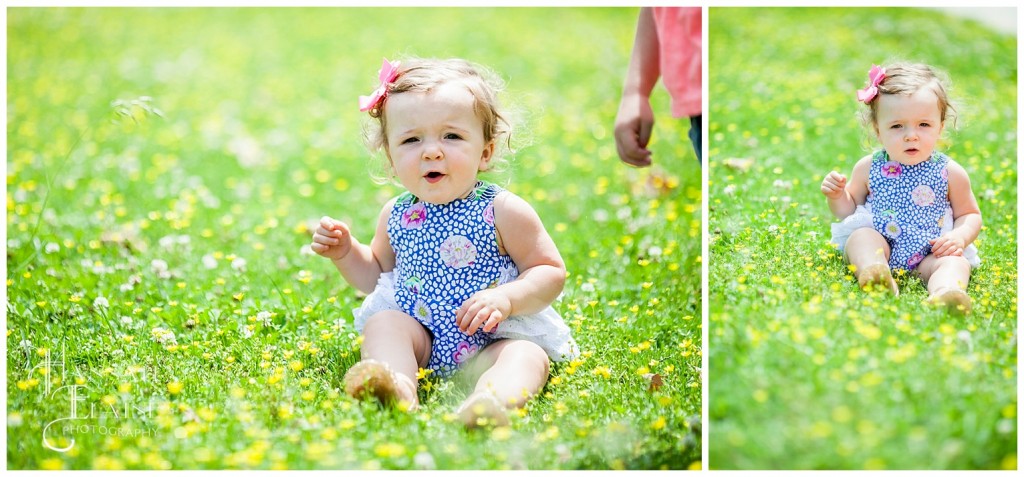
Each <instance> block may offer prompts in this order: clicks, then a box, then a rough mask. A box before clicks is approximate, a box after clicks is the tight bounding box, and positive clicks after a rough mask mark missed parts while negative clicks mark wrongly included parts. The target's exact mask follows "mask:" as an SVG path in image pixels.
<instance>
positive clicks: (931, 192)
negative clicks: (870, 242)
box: [864, 150, 952, 270]
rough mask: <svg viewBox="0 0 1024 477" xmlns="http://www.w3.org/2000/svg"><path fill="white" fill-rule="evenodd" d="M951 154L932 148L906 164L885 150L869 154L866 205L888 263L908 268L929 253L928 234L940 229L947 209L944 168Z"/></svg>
mask: <svg viewBox="0 0 1024 477" xmlns="http://www.w3.org/2000/svg"><path fill="white" fill-rule="evenodd" d="M949 162H950V159H949V157H948V156H946V155H945V154H942V153H940V152H935V153H933V154H932V156H931V157H929V158H928V160H926V161H923V162H920V163H918V164H913V165H907V164H900V163H898V162H895V161H893V160H892V159H891V158H890V157H889V154H887V153H886V152H885V151H884V150H882V151H878V152H876V153H875V154H874V155H873V156H872V157H871V166H870V169H869V172H868V190H870V191H871V193H870V195H868V197H867V200H866V202H865V204H864V205H865V208H866V209H868V210H869V211H870V212H871V225H872V227H873V228H874V229H875V230H876V231H878V233H879V234H881V236H882V237H883V238H885V240H886V242H887V243H888V245H889V250H890V254H889V267H891V268H892V269H894V270H911V269H914V268H915V267H917V266H918V264H920V263H921V260H924V258H925V257H927V256H928V254H930V253H931V250H932V249H931V243H930V240H931V239H934V238H936V237H938V236H939V235H941V230H942V226H943V224H945V223H948V222H950V221H951V220H952V217H951V218H949V219H945V220H944V219H943V214H944V213H948V212H947V211H948V210H949V181H948V180H947V179H946V174H944V171H945V170H946V169H947V165H948V164H949Z"/></svg>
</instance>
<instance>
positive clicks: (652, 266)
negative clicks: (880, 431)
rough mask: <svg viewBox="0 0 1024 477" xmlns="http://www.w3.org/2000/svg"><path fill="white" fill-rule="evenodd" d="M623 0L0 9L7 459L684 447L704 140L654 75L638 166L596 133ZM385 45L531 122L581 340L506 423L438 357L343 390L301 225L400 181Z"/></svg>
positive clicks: (336, 290) (658, 452)
mask: <svg viewBox="0 0 1024 477" xmlns="http://www.w3.org/2000/svg"><path fill="white" fill-rule="evenodd" d="M636 14H637V11H636V9H508V10H495V9H486V8H479V9H430V10H415V9H376V10H369V9H364V10H352V9H323V10H317V9H281V10H271V9H210V10H202V9H28V8H16V9H9V10H8V12H7V18H8V25H7V27H8V37H7V39H8V44H7V48H8V77H7V88H8V90H7V91H8V102H7V111H8V114H7V119H8V125H7V138H8V143H7V144H8V147H7V222H6V230H7V237H6V245H7V262H6V266H7V294H8V299H7V310H6V316H7V318H6V333H7V335H6V336H7V339H6V352H5V356H6V365H7V368H6V380H7V386H6V388H7V389H6V392H7V428H6V432H7V466H8V468H9V469H89V468H97V469H118V468H129V469H217V468H257V469H263V468H291V469H311V468H369V469H376V468H384V469H407V468H425V469H429V468H438V469H506V468H529V469H560V468H561V469H576V468H593V469H607V468H640V469H646V468H654V469H656V468H673V469H686V468H692V467H699V466H700V464H701V463H700V455H701V445H702V443H701V438H700V429H701V422H700V413H701V402H700V395H701V383H700V362H701V350H702V341H701V313H700V310H701V299H700V296H701V293H700V292H701V289H700V274H699V270H700V263H701V257H700V232H701V231H700V218H701V213H702V211H701V207H700V203H701V192H700V190H701V181H700V167H699V165H698V164H697V161H696V160H695V159H694V156H693V152H692V151H691V149H690V144H689V142H688V140H687V139H686V136H685V127H684V125H682V124H680V123H679V122H678V121H674V120H672V119H671V118H670V117H669V116H668V115H667V111H668V99H667V96H666V95H665V94H664V93H663V92H661V91H660V90H659V93H658V95H657V96H656V98H655V100H656V103H657V104H656V110H658V111H659V118H658V119H659V122H658V124H657V126H656V130H655V143H654V144H653V146H652V147H653V148H654V151H655V161H656V163H657V164H656V167H655V168H653V169H648V170H634V169H629V168H627V167H625V166H624V165H623V164H621V163H620V162H619V160H618V158H617V157H616V156H615V146H614V142H613V139H612V123H613V120H614V115H615V111H616V108H617V105H618V95H619V93H620V91H621V84H622V77H623V74H624V72H625V68H626V64H627V61H628V55H629V51H630V48H631V44H632V38H633V29H634V27H635V24H636ZM406 55H416V56H425V57H448V56H458V57H464V58H467V59H470V60H473V61H477V62H479V63H482V64H485V65H488V66H490V67H492V68H493V69H494V70H495V71H497V72H498V73H500V74H501V75H502V76H503V77H504V78H505V79H507V81H508V84H509V89H508V93H509V94H508V97H509V98H510V99H511V100H513V102H514V103H515V104H517V105H518V106H520V109H522V110H523V111H524V112H525V113H526V115H525V119H526V122H525V126H524V127H523V128H522V131H523V132H524V133H525V134H524V135H523V137H524V138H525V139H528V143H529V146H528V147H525V148H523V149H521V151H520V152H519V153H518V154H517V155H516V156H515V159H514V161H513V165H512V172H511V173H510V174H508V175H507V176H505V177H499V178H497V180H499V181H504V180H508V181H509V182H508V188H510V189H511V190H512V191H514V192H516V193H518V194H520V195H521V196H523V197H525V198H526V199H527V200H529V201H530V202H531V203H532V204H533V205H534V207H535V208H536V209H537V211H538V212H539V214H540V215H541V217H542V219H543V220H544V221H545V223H546V225H547V227H548V229H549V231H550V232H551V233H552V235H553V237H554V239H555V242H556V243H557V244H558V246H559V248H560V251H561V253H562V255H563V257H564V258H565V260H566V262H567V266H568V269H569V271H570V274H571V276H570V277H569V280H568V285H567V287H566V290H565V293H564V296H563V297H562V299H561V301H559V302H558V303H557V304H556V309H558V310H559V311H560V312H561V313H562V314H563V316H565V318H566V321H567V323H569V324H570V326H571V327H572V328H573V329H574V331H575V335H576V338H577V341H578V342H579V344H580V346H581V348H582V350H583V355H582V357H581V358H580V359H579V360H577V361H573V362H571V363H563V364H560V365H558V366H556V367H555V368H554V369H553V372H552V377H551V380H550V381H549V383H548V385H547V387H546V388H545V390H544V393H543V395H542V396H540V397H538V398H537V399H535V400H534V401H532V402H531V404H530V405H529V406H528V407H527V408H526V409H525V410H524V411H523V412H521V413H519V414H516V415H514V416H513V419H512V425H511V426H510V427H507V428H499V429H496V430H493V431H487V432H475V433H472V432H467V431H465V430H464V429H462V427H461V426H460V425H459V424H458V422H456V421H454V420H453V419H454V415H453V414H452V413H453V411H454V409H455V407H456V405H457V404H458V403H459V401H460V400H461V398H462V397H463V396H464V395H465V394H466V393H467V391H468V389H467V387H466V383H461V382H459V381H458V380H453V381H444V382H442V381H437V380H435V379H432V378H430V377H427V378H425V379H424V380H423V381H422V384H423V386H422V387H423V391H421V399H422V400H423V403H424V405H423V406H422V410H420V411H417V412H414V413H405V412H401V411H397V410H381V409H378V408H377V407H376V406H373V405H364V404H362V403H358V402H355V401H353V400H351V399H349V398H348V397H347V396H345V395H344V394H343V393H340V392H339V382H340V378H341V376H342V375H343V373H344V372H345V370H346V369H347V368H348V367H349V366H351V365H352V364H353V363H354V362H355V361H356V360H357V358H358V355H359V343H360V341H359V338H358V336H357V335H356V334H355V332H354V330H353V328H352V325H351V312H350V310H351V309H352V308H353V307H355V306H357V305H358V303H359V300H360V297H359V296H358V295H357V294H356V292H355V290H354V289H352V288H350V287H348V286H347V285H346V284H345V283H344V282H343V280H342V279H341V277H340V276H338V274H337V272H336V271H335V270H334V269H333V267H332V266H331V265H330V263H329V262H328V261H326V260H324V259H322V258H320V257H317V256H313V255H311V254H309V253H307V252H308V250H306V246H307V244H308V243H309V239H310V233H309V229H308V226H309V223H310V222H312V221H315V220H317V219H318V218H319V217H320V216H322V215H332V216H335V217H338V218H342V219H344V220H347V221H349V223H351V224H353V227H354V231H355V234H356V236H357V237H358V238H359V239H360V240H363V241H367V240H369V238H370V234H371V233H372V228H373V224H374V219H375V217H376V215H377V213H378V211H379V208H380V206H381V205H382V204H383V203H384V202H385V201H386V200H387V199H388V198H390V197H392V196H394V195H396V194H397V193H398V192H399V190H398V189H397V188H394V187H390V186H388V187H381V186H377V185H375V184H373V183H371V182H370V181H369V179H368V171H369V164H370V158H369V157H368V155H367V153H366V151H365V148H364V147H363V145H362V140H361V134H362V124H363V122H364V120H365V119H366V117H365V115H364V114H360V113H359V112H358V111H357V96H358V95H360V94H368V92H369V91H371V90H372V89H373V88H374V87H376V85H375V84H374V80H375V79H376V72H377V69H378V68H379V66H380V61H381V57H383V56H387V57H388V58H391V59H394V58H395V57H396V56H406ZM980 145H981V144H979V146H980ZM984 150H985V151H989V149H987V146H986V149H984ZM992 152H993V153H994V152H996V151H992ZM1000 191H1001V192H1000V195H999V197H1000V198H1001V199H1005V200H1008V201H1009V200H1010V198H1011V197H1010V194H1012V191H1010V190H1006V191H1003V190H1002V189H1000ZM1011 203H1012V201H1011ZM1007 213H1011V212H1007ZM719 222H720V223H721V221H719ZM991 223H992V222H990V224H991ZM996 223H997V222H996ZM991 227H992V225H990V229H989V230H988V232H987V237H990V238H992V237H993V236H994V233H995V230H1002V229H1001V228H999V229H993V228H991ZM995 242H996V241H993V245H995ZM720 244H721V242H719V246H721V245H720ZM985 249H986V250H990V249H989V248H988V247H986V248H985ZM996 250H997V249H994V247H993V249H992V251H991V252H989V253H990V254H992V255H990V256H991V257H992V259H991V261H990V262H989V263H991V264H992V265H993V266H992V267H989V268H987V269H986V272H984V273H993V271H994V270H995V267H994V266H995V265H997V264H998V265H1000V266H1005V267H1007V268H1005V269H1004V275H1003V276H1004V277H1005V278H1006V279H1007V282H1006V283H1009V281H1008V280H1009V277H1008V274H1009V273H1011V269H1010V268H1009V265H1011V264H1012V262H1009V261H1007V260H1010V259H1008V258H1007V259H1006V260H1004V261H1003V262H1000V261H999V260H1000V259H999V258H997V256H996V255H995V253H996ZM1004 262H1006V263H1004ZM829 263H830V266H832V268H836V269H838V267H839V265H838V264H832V262H829ZM720 272H721V271H720ZM979 285H980V286H983V287H991V288H992V290H993V293H995V292H996V290H997V287H995V286H994V285H992V282H991V279H989V280H988V281H985V280H979ZM996 299H998V300H1004V299H1006V297H1005V296H1004V295H1002V294H1000V295H998V297H996V296H994V297H993V302H994V303H996V302H995V300H996ZM993 306H998V308H997V309H999V310H1003V309H1004V307H1006V306H1008V305H1004V303H1003V302H1002V301H999V302H998V305H993ZM982 309H983V310H984V309H985V308H982ZM979 316H981V315H980V314H979ZM979 326H982V328H983V330H986V331H985V332H986V333H987V332H988V331H987V330H989V326H988V325H981V324H979ZM1010 329H1012V325H1011V326H1008V328H1007V330H1008V331H1009V330H1010ZM984 336H985V338H984V339H985V340H986V341H985V343H989V340H991V341H992V342H1004V341H1006V338H1005V337H1004V336H1003V335H1002V334H999V335H994V334H993V335H992V336H991V338H988V336H989V335H988V334H985V335H984ZM979 339H980V336H979ZM992 357H993V358H996V359H997V362H996V365H997V366H998V367H999V369H1002V367H1003V366H1004V365H1005V364H1006V363H1005V361H1006V360H1007V359H1008V358H1007V357H1006V356H1004V354H1003V353H1001V352H999V353H997V352H995V351H994V350H993V352H992ZM652 373H653V374H657V375H658V376H659V377H660V378H662V381H663V385H662V386H661V387H660V388H659V389H656V390H653V391H652V390H649V386H648V378H646V377H645V376H644V375H645V374H652ZM1010 379H1011V380H1012V378H1010ZM1007 382H1010V381H1007ZM1001 383H1002V382H1000V383H996V384H994V385H993V386H992V387H991V388H986V389H991V390H992V392H993V394H992V396H991V398H992V399H994V400H996V399H997V400H998V403H999V405H1003V404H1007V403H1009V401H1006V400H1007V399H1009V398H1010V396H1009V395H1006V396H1004V395H1003V394H999V393H995V390H1000V389H1002V384H1001ZM1004 401H1006V402H1005V403H1004ZM973 402H974V401H972V403H973ZM978 405H979V406H980V405H981V403H980V402H978ZM979 424H980V423H979ZM44 443H45V444H46V445H44ZM52 448H60V449H62V451H60V452H58V451H55V450H53V449H52ZM66 448H69V449H66Z"/></svg>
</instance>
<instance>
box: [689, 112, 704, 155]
mask: <svg viewBox="0 0 1024 477" xmlns="http://www.w3.org/2000/svg"><path fill="white" fill-rule="evenodd" d="M700 138H701V116H699V115H698V116H690V142H691V143H693V152H696V153H697V162H700V163H703V162H704V155H703V153H702V152H701V139H700Z"/></svg>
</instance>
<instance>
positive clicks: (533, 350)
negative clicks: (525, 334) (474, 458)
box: [458, 339, 549, 428]
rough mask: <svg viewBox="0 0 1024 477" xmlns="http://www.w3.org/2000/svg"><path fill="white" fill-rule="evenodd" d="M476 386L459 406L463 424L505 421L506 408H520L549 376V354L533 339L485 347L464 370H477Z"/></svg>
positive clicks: (474, 425)
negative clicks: (532, 340)
mask: <svg viewBox="0 0 1024 477" xmlns="http://www.w3.org/2000/svg"><path fill="white" fill-rule="evenodd" d="M481 370H482V371H483V372H482V373H480V378H479V379H478V380H477V383H476V388H475V389H474V390H473V393H472V394H470V395H469V397H468V398H466V400H465V402H463V403H462V406H461V407H460V408H459V410H458V414H459V417H460V418H461V419H462V422H463V424H465V425H466V427H469V428H473V427H478V426H480V425H486V424H496V425H507V424H508V416H507V415H506V414H505V411H506V409H510V408H511V409H514V408H520V407H523V406H524V405H526V402H527V401H528V400H529V399H530V398H531V397H532V396H533V395H534V394H537V393H538V392H539V391H540V390H541V388H543V387H544V383H546V382H547V380H548V371H549V362H548V355H547V353H545V352H544V350H543V349H542V348H541V347H540V346H538V345H537V344H536V343H533V342H531V341H526V340H512V339H508V340H501V341H497V342H495V343H492V344H491V345H489V346H487V347H486V348H484V349H483V350H482V351H480V354H478V355H477V356H476V357H474V358H473V363H472V364H471V365H470V367H469V368H468V369H467V370H466V371H467V372H469V373H479V372H480V371H481Z"/></svg>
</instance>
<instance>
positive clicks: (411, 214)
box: [402, 202, 427, 229]
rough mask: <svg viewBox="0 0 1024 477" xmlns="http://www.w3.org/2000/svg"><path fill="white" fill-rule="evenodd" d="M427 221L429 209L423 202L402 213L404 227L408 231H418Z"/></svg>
mask: <svg viewBox="0 0 1024 477" xmlns="http://www.w3.org/2000/svg"><path fill="white" fill-rule="evenodd" d="M426 220H427V207H426V206H425V205H423V202H417V203H415V204H413V205H412V207H409V208H408V209H406V210H405V212H403V213H402V227H404V228H407V229H418V228H420V226H421V225H423V222H425V221H426Z"/></svg>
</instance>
